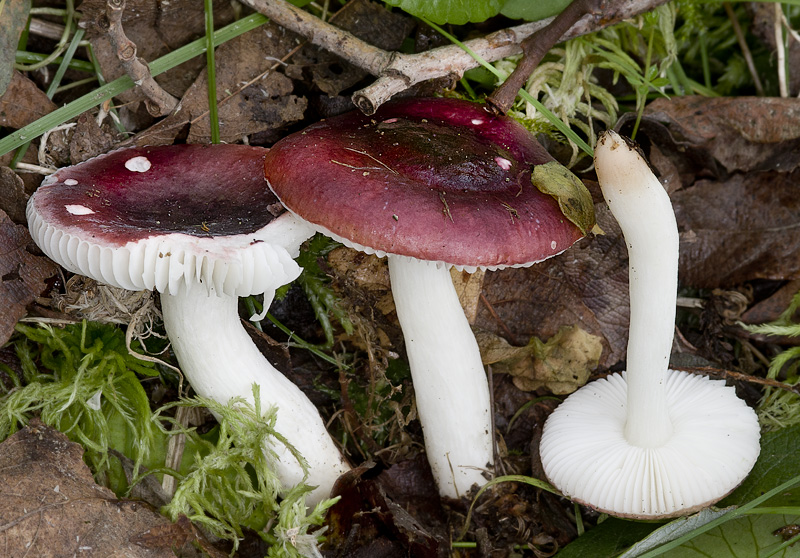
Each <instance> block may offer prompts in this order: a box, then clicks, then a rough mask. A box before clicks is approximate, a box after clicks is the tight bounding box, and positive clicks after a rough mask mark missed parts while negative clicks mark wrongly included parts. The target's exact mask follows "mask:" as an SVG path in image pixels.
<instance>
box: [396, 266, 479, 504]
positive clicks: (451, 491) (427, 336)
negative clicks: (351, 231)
mask: <svg viewBox="0 0 800 558" xmlns="http://www.w3.org/2000/svg"><path fill="white" fill-rule="evenodd" d="M388 260H389V275H390V277H391V281H392V295H393V296H394V301H395V306H396V308H397V317H398V319H399V321H400V325H401V327H402V329H403V336H404V338H405V342H406V352H407V353H408V360H409V365H410V367H411V377H412V380H413V382H414V393H415V396H416V402H417V412H418V413H419V418H420V422H421V423H422V430H423V434H424V436H425V449H426V452H427V455H428V462H429V463H430V465H431V469H432V471H433V476H434V478H435V479H436V482H437V484H438V485H439V492H440V493H441V494H442V495H443V496H449V497H451V498H458V497H460V496H463V495H464V494H466V493H467V492H468V491H469V489H470V488H471V487H472V486H473V484H478V485H479V486H482V485H484V484H486V481H487V479H486V477H484V472H485V471H486V470H487V469H491V468H492V463H493V451H492V447H493V446H492V442H493V436H492V425H491V424H492V423H491V415H490V413H491V408H490V397H489V384H488V382H487V379H486V372H485V371H484V368H483V363H482V361H481V355H480V351H479V350H478V343H477V341H476V340H475V336H474V334H473V333H472V329H471V328H470V326H469V322H468V321H467V318H466V316H465V315H464V311H463V309H462V308H461V304H460V303H459V301H458V295H457V294H456V291H455V288H454V287H453V283H452V280H451V279H450V273H449V271H448V270H447V268H446V267H445V266H444V265H437V264H436V263H433V262H425V261H419V260H414V259H411V258H405V257H402V256H391V255H390V256H389V257H388Z"/></svg>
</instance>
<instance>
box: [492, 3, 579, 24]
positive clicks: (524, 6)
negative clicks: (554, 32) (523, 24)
mask: <svg viewBox="0 0 800 558" xmlns="http://www.w3.org/2000/svg"><path fill="white" fill-rule="evenodd" d="M570 1H571V0H539V1H538V2H531V0H508V2H506V4H505V6H503V9H502V10H500V13H501V14H503V15H504V16H506V17H508V18H511V19H524V20H526V21H539V20H540V19H544V18H546V17H550V16H554V15H556V14H560V13H561V12H562V11H563V10H564V8H566V7H567V5H569V3H570Z"/></svg>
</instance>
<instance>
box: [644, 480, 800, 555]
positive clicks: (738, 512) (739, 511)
mask: <svg viewBox="0 0 800 558" xmlns="http://www.w3.org/2000/svg"><path fill="white" fill-rule="evenodd" d="M798 483H800V475H799V476H796V477H793V478H791V479H789V480H788V481H786V482H784V483H782V484H780V485H778V486H776V487H775V488H773V489H772V490H770V491H768V492H765V493H764V494H762V495H761V496H759V497H758V498H754V499H753V500H751V501H749V502H748V503H746V504H745V505H743V506H741V507H739V508H736V509H733V510H731V511H729V512H728V513H726V514H725V515H723V516H720V517H718V518H717V519H714V520H713V521H709V522H708V523H706V524H705V525H703V526H702V527H698V528H697V529H693V530H692V531H690V532H688V533H686V534H685V535H683V536H682V537H678V538H677V539H675V540H672V541H670V542H668V543H665V544H663V545H661V546H659V547H658V548H654V549H653V550H650V551H649V552H645V553H644V554H642V555H640V556H639V558H654V557H655V556H661V555H662V554H664V553H665V552H668V551H670V550H672V549H673V548H677V547H679V546H680V545H682V544H683V543H685V542H688V541H690V540H692V539H693V538H695V537H696V536H698V535H700V534H702V533H705V532H707V531H710V530H711V529H714V528H715V527H718V526H720V525H722V524H723V523H726V522H728V521H730V520H732V519H736V518H737V517H740V516H743V515H747V514H748V513H749V512H750V511H751V510H753V509H754V508H755V507H756V506H758V505H759V504H762V503H764V502H766V501H767V500H769V499H770V498H772V497H773V496H776V495H778V494H780V493H782V492H784V491H786V490H788V489H790V488H793V487H795V486H796V485H797V484H798Z"/></svg>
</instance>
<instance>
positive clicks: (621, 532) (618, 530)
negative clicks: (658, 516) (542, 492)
mask: <svg viewBox="0 0 800 558" xmlns="http://www.w3.org/2000/svg"><path fill="white" fill-rule="evenodd" d="M659 526H660V524H658V523H643V522H639V521H626V520H624V519H618V518H616V517H612V518H609V519H607V520H605V521H603V522H602V523H600V524H599V525H597V526H596V527H594V528H593V529H592V530H590V531H587V532H586V533H585V534H584V535H581V536H580V537H578V538H577V539H575V540H574V541H573V542H571V543H570V544H568V545H567V546H565V547H564V550H562V551H561V552H559V553H558V554H557V556H556V558H586V557H587V556H591V557H592V558H615V557H616V556H618V555H619V553H620V552H621V551H623V550H625V549H626V548H628V547H629V546H631V545H632V544H634V543H636V542H638V541H640V540H642V539H644V538H645V537H646V536H647V535H649V534H650V533H651V532H652V531H654V530H655V529H657V528H658V527H659Z"/></svg>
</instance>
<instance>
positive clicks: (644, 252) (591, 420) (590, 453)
mask: <svg viewBox="0 0 800 558" xmlns="http://www.w3.org/2000/svg"><path fill="white" fill-rule="evenodd" d="M595 164H596V168H597V176H598V179H599V182H600V187H601V189H602V190H603V195H604V197H605V199H606V203H607V204H608V207H609V208H610V209H611V212H612V213H613V214H614V217H615V218H616V219H617V221H618V222H619V225H620V227H621V228H622V232H623V235H624V236H625V242H626V243H627V245H628V253H629V272H630V312H631V315H630V337H629V340H628V356H627V372H625V373H622V374H612V375H610V376H608V377H607V378H604V379H600V380H597V381H594V382H591V383H589V384H587V385H586V386H584V387H582V388H581V389H579V390H578V391H577V392H575V393H574V394H572V395H570V396H569V397H568V398H567V399H566V400H565V401H564V402H563V403H562V404H561V405H559V406H558V408H556V410H555V411H554V412H553V413H552V414H551V415H550V417H549V418H548V419H547V422H546V423H545V426H544V432H543V434H542V439H541V445H540V455H541V458H542V465H543V466H544V471H545V474H546V475H547V478H548V479H550V481H551V482H552V483H553V484H554V485H555V486H556V487H558V489H559V490H561V492H563V493H564V495H565V496H567V497H569V498H571V499H573V500H575V501H577V502H580V503H583V504H586V505H588V506H591V507H593V508H596V509H598V510H601V511H604V512H607V513H610V514H613V515H618V516H625V517H634V518H657V517H669V516H677V515H684V514H688V513H691V512H693V511H697V510H698V509H701V508H703V507H706V506H709V505H711V504H713V503H714V502H716V501H718V500H720V499H721V498H722V497H723V496H725V495H727V494H728V493H729V492H731V491H732V490H733V489H734V488H736V486H738V485H739V483H741V482H742V480H743V479H744V478H745V476H746V475H747V473H748V472H749V471H750V469H751V468H752V466H753V464H754V463H755V461H756V458H757V457H758V453H759V426H758V421H757V419H756V414H755V413H754V412H753V410H752V409H750V408H749V407H748V406H747V405H746V404H745V403H744V401H742V400H740V399H739V398H737V397H736V393H735V391H734V388H732V387H726V386H725V383H724V382H723V381H718V380H710V379H708V378H707V377H703V376H693V375H691V374H687V373H685V372H679V371H673V370H669V369H668V366H669V356H670V350H671V347H672V338H673V332H674V327H675V302H676V296H677V287H678V228H677V225H676V223H675V215H674V213H673V211H672V205H671V203H670V199H669V196H668V195H667V193H666V191H665V190H664V188H663V187H662V186H661V183H660V182H659V181H658V179H657V178H656V177H655V176H654V175H653V173H652V172H651V171H650V168H649V166H648V165H647V162H646V161H645V160H644V159H643V157H642V156H641V155H640V153H639V152H638V151H637V150H636V149H635V147H633V146H632V145H631V144H630V143H628V142H626V141H625V140H624V139H623V138H622V137H620V136H619V135H618V134H616V133H615V132H613V131H609V132H606V133H605V134H604V135H603V136H601V138H600V140H599V141H598V144H597V148H596V150H595Z"/></svg>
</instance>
